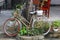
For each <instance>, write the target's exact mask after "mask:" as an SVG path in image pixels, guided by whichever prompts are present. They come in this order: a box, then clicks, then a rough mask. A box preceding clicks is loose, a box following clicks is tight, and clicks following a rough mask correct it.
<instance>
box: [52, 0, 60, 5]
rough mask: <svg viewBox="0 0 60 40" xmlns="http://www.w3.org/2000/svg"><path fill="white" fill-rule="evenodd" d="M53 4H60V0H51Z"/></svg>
mask: <svg viewBox="0 0 60 40" xmlns="http://www.w3.org/2000/svg"><path fill="white" fill-rule="evenodd" d="M51 4H59V5H60V0H51Z"/></svg>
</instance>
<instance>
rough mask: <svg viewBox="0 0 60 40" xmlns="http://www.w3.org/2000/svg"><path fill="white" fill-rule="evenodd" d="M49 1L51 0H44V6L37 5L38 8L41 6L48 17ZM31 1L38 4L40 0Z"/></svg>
mask: <svg viewBox="0 0 60 40" xmlns="http://www.w3.org/2000/svg"><path fill="white" fill-rule="evenodd" d="M50 1H51V0H48V1H45V2H44V6H43V7H42V8H41V7H39V9H40V8H41V9H42V10H43V11H44V13H45V15H46V16H47V17H49V11H50ZM33 3H34V4H35V5H39V4H40V1H39V0H33Z"/></svg>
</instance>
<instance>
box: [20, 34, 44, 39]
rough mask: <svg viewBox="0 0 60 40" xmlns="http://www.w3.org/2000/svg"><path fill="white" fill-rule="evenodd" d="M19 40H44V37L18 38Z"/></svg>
mask: <svg viewBox="0 0 60 40" xmlns="http://www.w3.org/2000/svg"><path fill="white" fill-rule="evenodd" d="M19 40H44V36H43V35H39V36H19Z"/></svg>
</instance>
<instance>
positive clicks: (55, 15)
mask: <svg viewBox="0 0 60 40" xmlns="http://www.w3.org/2000/svg"><path fill="white" fill-rule="evenodd" d="M11 13H13V11H12V10H2V11H1V14H0V33H2V32H3V31H2V30H3V29H2V28H3V27H2V26H1V25H3V23H4V21H5V20H6V19H8V18H10V17H11V16H12V15H11ZM56 19H59V20H60V7H51V9H50V20H51V21H52V20H56ZM4 39H6V38H4ZM8 39H9V40H15V38H14V39H10V38H8ZM8 39H6V40H8ZM0 40H2V39H0ZM46 40H48V39H46ZM49 40H60V39H49Z"/></svg>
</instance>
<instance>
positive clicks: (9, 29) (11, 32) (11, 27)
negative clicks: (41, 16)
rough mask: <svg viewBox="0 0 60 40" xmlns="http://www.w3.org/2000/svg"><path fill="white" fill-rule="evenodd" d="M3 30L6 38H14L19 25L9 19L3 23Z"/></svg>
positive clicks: (16, 21)
mask: <svg viewBox="0 0 60 40" xmlns="http://www.w3.org/2000/svg"><path fill="white" fill-rule="evenodd" d="M3 29H4V33H6V34H7V35H8V36H16V35H17V34H18V32H19V31H20V24H19V22H18V20H17V19H15V18H9V19H7V20H6V21H5V22H4V24H3Z"/></svg>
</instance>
